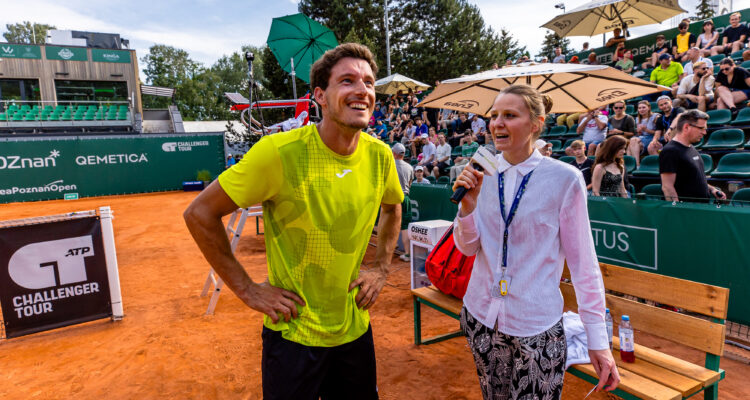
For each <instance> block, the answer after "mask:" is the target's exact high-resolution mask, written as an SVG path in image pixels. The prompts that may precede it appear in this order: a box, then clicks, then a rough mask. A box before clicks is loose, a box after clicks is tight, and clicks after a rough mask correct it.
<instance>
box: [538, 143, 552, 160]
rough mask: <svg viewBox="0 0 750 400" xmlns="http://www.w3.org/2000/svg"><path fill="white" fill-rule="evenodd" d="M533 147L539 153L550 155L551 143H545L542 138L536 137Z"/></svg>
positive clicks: (545, 155)
mask: <svg viewBox="0 0 750 400" xmlns="http://www.w3.org/2000/svg"><path fill="white" fill-rule="evenodd" d="M534 147H536V149H537V150H539V154H541V155H542V156H544V157H550V156H551V155H552V143H547V142H545V141H544V140H542V139H537V140H536V142H534Z"/></svg>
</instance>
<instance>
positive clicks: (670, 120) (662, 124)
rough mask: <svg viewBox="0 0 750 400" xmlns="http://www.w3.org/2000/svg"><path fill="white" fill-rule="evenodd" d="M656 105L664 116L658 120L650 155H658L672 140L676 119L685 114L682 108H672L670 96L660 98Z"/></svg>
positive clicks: (650, 145) (649, 146)
mask: <svg viewBox="0 0 750 400" xmlns="http://www.w3.org/2000/svg"><path fill="white" fill-rule="evenodd" d="M656 105H658V106H659V110H661V112H662V114H661V116H660V117H659V118H657V119H656V129H655V130H654V139H653V140H651V143H649V144H648V154H658V153H659V150H661V149H662V147H664V145H665V144H667V142H668V141H670V140H671V139H672V129H671V128H672V125H673V124H674V122H675V118H676V117H677V116H678V115H680V114H682V113H684V112H685V109H684V108H682V107H672V99H671V98H669V96H660V97H659V98H658V99H656Z"/></svg>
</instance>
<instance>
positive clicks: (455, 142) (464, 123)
mask: <svg viewBox="0 0 750 400" xmlns="http://www.w3.org/2000/svg"><path fill="white" fill-rule="evenodd" d="M467 131H471V121H469V119H468V117H467V115H466V113H465V112H460V113H458V119H457V120H454V121H453V132H454V134H453V136H451V137H450V138H449V140H448V143H450V145H451V147H456V146H460V145H461V139H463V137H464V136H465V135H466V132H467Z"/></svg>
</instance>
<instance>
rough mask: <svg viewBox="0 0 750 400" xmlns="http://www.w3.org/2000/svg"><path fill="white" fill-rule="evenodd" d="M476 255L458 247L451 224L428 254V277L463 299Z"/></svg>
mask: <svg viewBox="0 0 750 400" xmlns="http://www.w3.org/2000/svg"><path fill="white" fill-rule="evenodd" d="M475 257H476V256H466V255H464V254H463V253H461V252H460V251H459V250H458V249H457V248H456V245H455V243H453V225H451V226H450V228H448V230H447V231H446V232H445V234H444V235H443V237H442V238H440V241H439V242H438V243H437V245H435V248H433V249H432V251H431V252H430V254H429V255H428V256H427V260H426V261H425V271H426V272H427V277H428V278H430V282H432V284H433V285H435V287H436V288H438V289H440V291H441V292H443V293H445V294H449V295H451V296H455V297H458V298H459V299H462V298H463V297H464V294H466V287H467V286H468V285H469V278H471V269H472V268H473V267H474V258H475Z"/></svg>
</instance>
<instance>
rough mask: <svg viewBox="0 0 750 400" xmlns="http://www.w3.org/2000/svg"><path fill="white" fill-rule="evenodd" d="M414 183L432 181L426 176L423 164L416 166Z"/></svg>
mask: <svg viewBox="0 0 750 400" xmlns="http://www.w3.org/2000/svg"><path fill="white" fill-rule="evenodd" d="M414 183H424V184H428V183H430V181H428V180H427V178H425V177H424V167H423V166H421V165H417V166H416V167H414Z"/></svg>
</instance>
